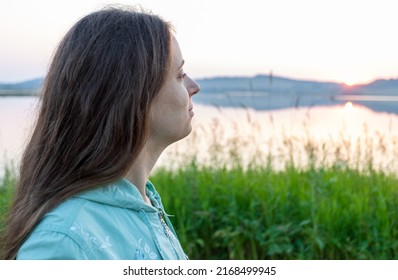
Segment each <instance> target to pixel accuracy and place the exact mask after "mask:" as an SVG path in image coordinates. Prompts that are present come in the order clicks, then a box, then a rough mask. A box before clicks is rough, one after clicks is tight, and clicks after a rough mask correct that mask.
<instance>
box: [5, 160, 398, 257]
mask: <svg viewBox="0 0 398 280" xmlns="http://www.w3.org/2000/svg"><path fill="white" fill-rule="evenodd" d="M14 174H15V173H13V172H11V171H10V170H6V172H5V176H4V177H3V178H2V180H1V181H0V227H1V229H3V228H4V217H5V212H6V210H7V209H8V207H9V202H10V200H11V197H12V194H13V187H14V186H15V175H14ZM151 180H152V182H153V183H154V184H155V185H156V186H157V188H158V191H159V192H160V193H161V196H162V200H163V203H164V205H165V207H166V209H167V212H168V213H169V214H171V215H173V217H171V220H172V221H173V224H174V227H175V228H176V231H177V233H178V235H179V238H180V241H181V243H182V246H183V248H184V249H185V250H186V253H187V254H188V255H189V256H190V258H191V259H397V258H398V179H397V178H396V177H394V176H392V175H386V174H384V173H383V172H380V171H377V172H376V171H370V172H367V173H364V172H359V171H356V170H353V169H348V168H341V167H338V166H336V167H330V168H327V169H322V168H318V169H304V170H303V169H299V168H295V167H293V166H291V167H290V168H287V169H286V170H283V171H275V170H272V169H269V168H260V167H255V168H248V169H243V168H241V167H239V166H236V167H233V168H222V167H217V168H210V167H208V166H207V167H206V166H202V167H199V166H197V165H195V164H194V163H192V164H190V165H188V166H186V167H183V168H180V169H177V170H174V171H171V170H166V169H158V170H157V171H156V172H155V173H154V174H153V176H152V177H151Z"/></svg>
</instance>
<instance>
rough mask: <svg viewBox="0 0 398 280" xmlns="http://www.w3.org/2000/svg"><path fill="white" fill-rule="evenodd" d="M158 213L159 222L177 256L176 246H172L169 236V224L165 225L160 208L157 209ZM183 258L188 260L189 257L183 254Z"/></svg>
mask: <svg viewBox="0 0 398 280" xmlns="http://www.w3.org/2000/svg"><path fill="white" fill-rule="evenodd" d="M158 215H159V220H160V223H161V224H162V225H163V228H164V233H165V234H166V236H167V238H168V239H169V241H170V244H171V246H172V247H173V249H174V252H175V254H176V256H178V254H177V250H176V248H175V247H174V243H173V240H172V238H171V236H170V228H169V226H168V225H167V223H166V221H165V220H164V217H163V215H164V213H163V211H162V210H161V209H158ZM185 259H187V260H189V258H188V256H187V255H185Z"/></svg>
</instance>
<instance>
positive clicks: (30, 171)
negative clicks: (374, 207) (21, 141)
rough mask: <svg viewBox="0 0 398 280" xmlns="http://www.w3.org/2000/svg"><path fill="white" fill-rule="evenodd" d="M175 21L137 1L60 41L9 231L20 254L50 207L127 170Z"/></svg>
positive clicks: (89, 19)
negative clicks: (135, 5)
mask: <svg viewBox="0 0 398 280" xmlns="http://www.w3.org/2000/svg"><path fill="white" fill-rule="evenodd" d="M170 42H171V27H170V24H168V23H167V22H165V21H164V20H163V19H161V18H160V17H158V16H156V15H153V14H151V13H148V12H143V11H138V10H136V9H133V8H126V7H123V8H121V7H113V8H112V7H111V8H109V7H108V8H106V9H103V10H100V11H97V12H94V13H92V14H89V15H87V16H85V17H83V18H82V19H81V20H79V21H78V22H77V23H76V24H75V25H74V26H73V27H72V28H71V30H70V31H69V32H68V33H67V34H66V35H65V37H64V38H63V40H62V41H61V42H60V44H59V46H58V48H57V51H56V52H55V54H54V57H53V60H52V63H51V65H50V68H49V71H48V74H47V76H46V80H45V82H44V86H43V90H42V97H41V98H42V99H41V104H40V106H41V107H40V112H39V115H38V119H37V123H36V125H35V128H34V130H33V133H32V136H31V139H30V142H29V143H28V145H27V147H26V150H25V152H24V155H23V158H22V161H21V167H20V175H19V182H18V186H17V191H16V195H15V199H14V202H13V205H12V208H11V211H10V213H9V219H8V223H7V228H6V234H5V236H4V237H5V238H4V246H3V247H4V248H3V253H4V259H14V258H15V257H16V254H17V251H18V249H19V248H20V246H21V244H22V243H23V241H24V240H25V239H26V237H27V235H28V234H29V233H30V232H31V231H32V229H33V228H34V227H35V225H36V224H37V223H38V222H39V221H40V219H41V218H42V217H43V215H44V214H46V213H47V212H48V211H49V210H50V209H52V208H54V207H55V206H57V205H58V204H59V203H60V202H62V201H64V200H65V199H67V198H69V197H71V196H73V195H75V194H76V193H79V192H81V191H84V190H87V189H90V188H93V187H95V186H99V185H103V184H106V183H109V182H112V181H114V180H116V179H118V178H120V177H121V176H124V175H125V174H126V172H127V170H128V169H129V167H130V166H131V165H132V163H133V162H134V159H135V158H136V156H137V155H138V154H139V153H140V151H141V149H142V147H143V144H144V143H145V140H146V137H147V134H148V127H147V116H148V112H149V108H150V106H151V102H152V100H153V99H154V98H155V96H156V95H157V93H158V92H159V90H160V88H161V87H162V85H163V84H164V82H165V78H166V75H167V71H168V69H169V66H170Z"/></svg>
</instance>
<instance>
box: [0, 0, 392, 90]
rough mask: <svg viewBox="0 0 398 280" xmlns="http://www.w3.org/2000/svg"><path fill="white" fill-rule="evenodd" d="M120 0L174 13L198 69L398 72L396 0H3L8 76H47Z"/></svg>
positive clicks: (1, 59) (321, 75) (353, 74)
mask: <svg viewBox="0 0 398 280" xmlns="http://www.w3.org/2000/svg"><path fill="white" fill-rule="evenodd" d="M112 3H120V4H130V5H141V6H142V7H143V8H145V9H149V10H152V11H153V12H154V13H155V14H158V15H160V16H162V17H163V18H164V19H166V20H168V21H170V22H172V24H173V25H174V26H175V29H176V32H177V33H176V34H177V35H176V37H177V39H178V41H179V43H180V46H181V49H182V52H183V55H184V58H185V60H186V66H185V71H186V72H187V73H189V74H190V75H191V76H192V77H194V78H205V77H213V76H254V75H257V74H268V73H270V72H271V71H272V73H273V74H274V75H278V76H284V77H290V78H297V79H311V80H312V79H313V80H320V81H335V82H345V83H348V84H353V83H367V82H370V81H372V80H374V79H378V78H385V79H389V78H398V54H397V52H398V36H397V29H398V16H397V11H398V2H397V1H395V0H362V1H360V0H244V1H242V0H193V1H188V0H167V1H166V0H143V1H135V0H130V1H124V0H119V1H104V0H84V1H83V0H60V1H56V0H54V1H49V0H35V1H31V0H3V1H2V3H1V5H0V83H1V82H3V83H5V82H19V81H24V80H29V79H33V78H37V77H43V76H44V75H45V74H46V71H47V67H48V64H49V62H50V59H51V55H52V53H53V51H54V49H55V47H56V45H57V43H58V42H59V40H60V39H61V38H62V36H63V35H64V34H65V32H66V31H67V30H68V29H69V28H70V27H71V26H72V25H73V24H74V23H75V22H76V21H77V20H78V19H80V18H81V17H83V16H84V15H86V14H88V13H89V12H91V11H94V10H97V9H99V8H101V7H103V6H104V5H106V4H112Z"/></svg>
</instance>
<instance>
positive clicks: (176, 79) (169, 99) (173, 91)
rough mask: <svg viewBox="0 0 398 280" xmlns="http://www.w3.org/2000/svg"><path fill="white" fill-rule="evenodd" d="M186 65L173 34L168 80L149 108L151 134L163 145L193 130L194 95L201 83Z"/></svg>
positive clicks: (151, 137) (151, 136)
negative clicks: (194, 77)
mask: <svg viewBox="0 0 398 280" xmlns="http://www.w3.org/2000/svg"><path fill="white" fill-rule="evenodd" d="M183 65H184V59H183V56H182V53H181V50H180V46H179V44H178V42H177V40H176V39H175V37H174V36H173V38H172V41H171V66H170V68H169V71H168V74H167V78H166V81H165V84H164V85H163V87H162V88H161V90H160V92H159V94H158V96H157V97H156V99H155V100H154V101H153V103H152V107H151V109H150V121H149V129H150V133H149V138H150V140H155V141H156V142H157V143H159V144H162V145H169V144H171V143H173V142H175V141H178V140H180V139H182V138H184V137H186V136H187V135H189V133H190V132H191V130H192V126H191V120H192V117H193V115H194V112H193V110H192V109H193V105H192V96H193V95H194V94H196V93H198V91H199V90H200V87H199V85H198V84H197V83H196V82H195V81H194V80H192V79H191V78H190V77H189V76H188V75H186V74H185V72H184V69H183Z"/></svg>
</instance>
